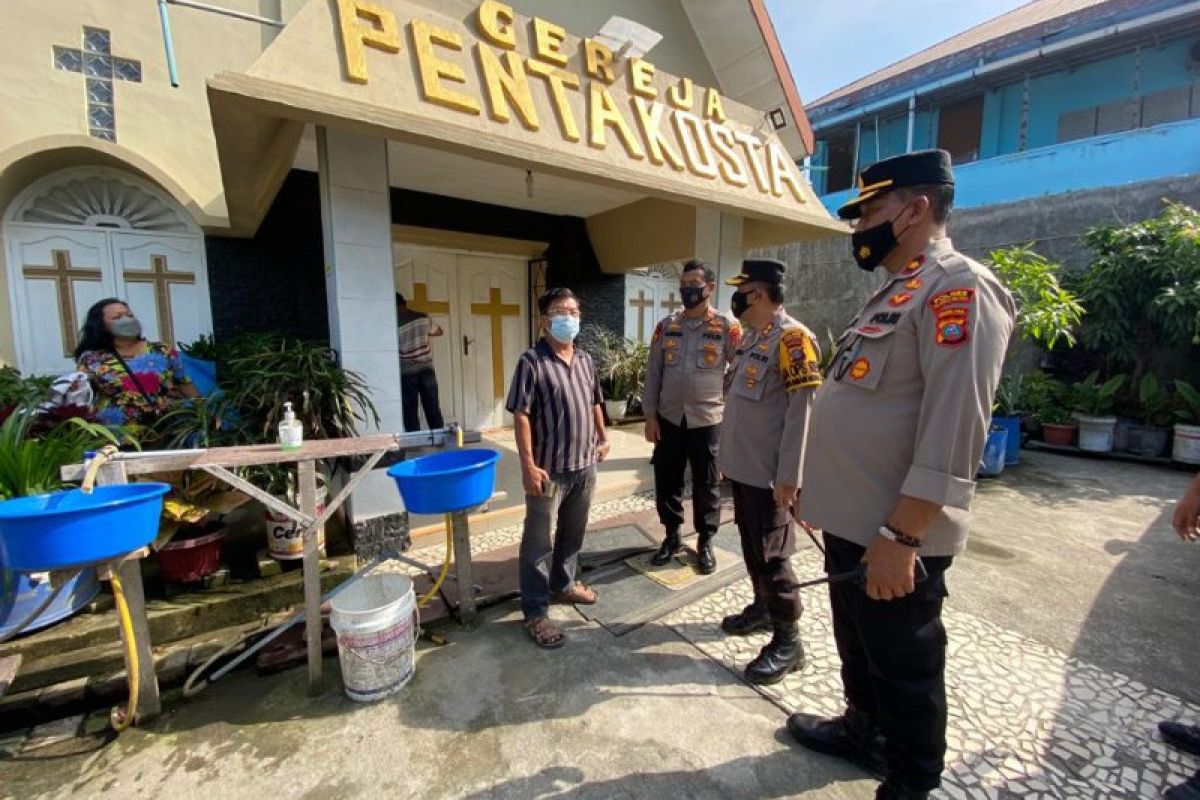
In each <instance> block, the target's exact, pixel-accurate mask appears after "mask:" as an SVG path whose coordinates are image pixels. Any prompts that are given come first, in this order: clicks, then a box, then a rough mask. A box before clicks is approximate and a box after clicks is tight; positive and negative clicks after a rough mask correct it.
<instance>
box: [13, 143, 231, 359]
mask: <svg viewBox="0 0 1200 800" xmlns="http://www.w3.org/2000/svg"><path fill="white" fill-rule="evenodd" d="M3 240H4V248H5V253H6V259H5V260H6V264H7V271H8V275H7V278H8V286H9V289H10V291H9V296H10V299H11V303H12V318H13V332H14V336H15V339H16V342H15V344H16V348H15V349H16V354H17V367H18V368H19V369H20V370H21V371H22V372H25V373H30V374H58V373H63V372H67V371H70V370H71V369H72V368H73V365H74V357H73V355H72V351H73V350H74V349H75V344H76V342H77V336H78V331H79V329H80V327H81V325H82V323H83V319H84V316H85V315H86V314H87V309H88V307H89V306H90V305H91V304H92V303H94V302H96V301H97V300H99V299H101V298H104V297H120V298H122V299H124V300H127V301H128V302H129V304H130V306H131V307H132V308H133V309H134V312H135V313H136V314H137V315H138V317H139V318H140V319H141V320H142V326H143V329H144V331H145V335H146V337H147V338H148V339H152V340H159V341H166V342H190V341H193V340H194V339H196V337H198V336H200V335H203V334H210V333H212V310H211V307H210V305H209V294H208V274H207V269H206V268H205V260H204V237H203V235H202V234H201V232H200V229H199V227H198V226H197V225H196V224H195V222H194V221H193V220H192V219H191V217H189V216H188V215H187V213H186V212H185V211H184V210H183V209H182V208H181V207H180V206H179V205H178V203H176V202H175V201H174V200H173V199H172V198H171V197H170V196H169V195H167V194H166V193H165V192H163V191H161V190H159V189H158V188H157V187H155V186H154V185H153V184H151V183H149V182H147V181H145V180H142V179H140V178H137V177H135V176H133V175H130V174H128V173H125V172H122V171H120V170H116V169H111V168H108V167H79V168H73V169H66V170H62V171H60V172H56V173H54V174H52V175H48V176H46V177H44V178H42V179H41V180H38V181H36V182H34V183H33V184H31V185H30V186H29V187H28V188H26V189H25V190H24V191H23V192H21V193H20V194H19V195H18V196H17V197H16V199H14V200H13V202H12V204H11V205H10V206H9V209H8V212H7V213H6V214H5V216H4V226H3Z"/></svg>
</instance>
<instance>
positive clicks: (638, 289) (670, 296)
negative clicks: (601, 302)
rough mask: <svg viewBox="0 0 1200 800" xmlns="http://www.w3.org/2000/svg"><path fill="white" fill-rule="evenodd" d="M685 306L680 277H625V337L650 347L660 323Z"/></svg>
mask: <svg viewBox="0 0 1200 800" xmlns="http://www.w3.org/2000/svg"><path fill="white" fill-rule="evenodd" d="M681 307H682V303H681V302H680V299H679V278H676V277H671V278H667V277H662V276H659V275H626V276H625V338H627V339H633V340H634V341H635V342H643V343H645V344H649V343H650V337H651V335H653V333H654V326H655V325H656V324H658V321H659V320H660V319H662V318H663V317H665V316H667V315H668V314H670V313H672V312H674V311H676V310H678V309H679V308H681Z"/></svg>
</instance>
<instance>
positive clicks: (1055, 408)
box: [1037, 405, 1075, 425]
mask: <svg viewBox="0 0 1200 800" xmlns="http://www.w3.org/2000/svg"><path fill="white" fill-rule="evenodd" d="M1072 414H1073V412H1072V411H1071V409H1069V408H1067V407H1066V406H1061V405H1047V406H1046V407H1045V408H1042V409H1041V410H1039V411H1038V413H1037V418H1038V420H1040V421H1041V423H1042V424H1043V425H1072V424H1074V422H1075V418H1074V416H1072Z"/></svg>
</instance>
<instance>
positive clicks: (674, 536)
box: [650, 528, 683, 567]
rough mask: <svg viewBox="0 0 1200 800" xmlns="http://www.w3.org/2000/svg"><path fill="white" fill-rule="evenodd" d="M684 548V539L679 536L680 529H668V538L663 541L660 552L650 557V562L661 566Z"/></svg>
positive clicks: (659, 548)
mask: <svg viewBox="0 0 1200 800" xmlns="http://www.w3.org/2000/svg"><path fill="white" fill-rule="evenodd" d="M682 549H683V540H682V539H681V538H680V537H679V529H678V528H676V529H675V530H670V531H667V538H665V539H663V543H662V544H661V545H659V547H658V552H656V553H655V554H654V556H653V557H652V558H651V559H650V563H651V564H653V565H654V566H656V567H661V566H663V565H664V564H666V563H668V562H669V561H670V560H671V559H672V558H674V557H675V554H676V553H678V552H679V551H680V550H682Z"/></svg>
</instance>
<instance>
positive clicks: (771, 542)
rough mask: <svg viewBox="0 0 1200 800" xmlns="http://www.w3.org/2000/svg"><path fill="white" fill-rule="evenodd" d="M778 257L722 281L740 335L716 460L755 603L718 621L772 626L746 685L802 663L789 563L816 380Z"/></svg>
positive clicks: (735, 627)
mask: <svg viewBox="0 0 1200 800" xmlns="http://www.w3.org/2000/svg"><path fill="white" fill-rule="evenodd" d="M785 271H786V268H785V267H784V265H783V264H782V263H781V262H779V261H772V260H766V259H752V260H746V261H743V262H742V272H741V274H740V275H737V276H735V277H733V278H731V279H730V280H729V281H728V283H729V284H730V285H732V286H736V287H737V292H735V293H734V295H733V313H734V316H736V317H737V318H738V321H739V322H741V324H742V340H741V342H740V344H739V345H738V348H737V354H736V359H735V361H734V365H733V368H732V369H731V370H730V372H729V380H728V383H727V387H726V390H725V422H724V424H722V426H721V440H720V449H719V450H718V453H717V466H718V468H719V469H720V471H721V472H722V473H723V474H724V475H725V477H727V478H729V480H730V482H731V483H732V486H733V508H734V519H735V520H736V522H737V526H738V532H739V533H740V534H741V540H742V555H743V557H744V559H745V562H746V571H747V572H749V573H750V582H751V584H752V585H753V587H754V602H753V603H751V604H750V605H749V606H747V607H746V608H745V609H744V610H743V611H741V612H740V613H738V614H733V615H731V616H728V617H726V618H725V619H723V620H722V621H721V628H722V629H723V630H724V631H725V632H726V633H729V634H732V635H735V636H745V635H748V634H751V633H754V632H755V631H758V630H763V629H766V628H770V629H771V630H772V631H773V634H774V635H773V636H772V638H771V641H770V642H768V643H767V645H766V646H765V647H763V649H762V650H761V651H760V652H759V654H758V656H757V657H756V658H755V659H754V660H753V661H751V662H750V664H749V665H747V667H746V672H745V675H746V680H748V681H750V682H751V683H758V684H770V683H777V682H779V681H781V680H783V678H784V677H785V676H786V675H787V674H788V673H789V672H791V671H793V670H796V669H799V668H800V667H801V666H803V663H804V648H803V646H802V645H801V644H800V631H799V626H798V625H797V621H798V620H799V619H800V610H801V607H800V596H799V593H798V591H797V589H796V575H795V573H794V572H792V566H791V563H790V561H789V559H790V558H791V556H792V554H793V553H795V552H796V537H795V528H794V526H793V524H792V519H791V513H790V512H791V508H792V505H793V503H794V502H795V500H796V497H797V494H798V492H799V491H800V465H801V462H802V459H803V455H804V443H805V434H806V431H807V428H808V416H809V409H810V408H811V407H812V402H813V394H814V393H815V391H816V388H817V387H818V386H820V384H821V374H820V371H819V366H818V364H819V361H820V356H819V354H818V350H817V344H816V341H815V339H814V338H813V335H812V332H811V331H809V329H808V328H806V327H804V326H803V325H801V324H800V323H799V322H797V321H796V320H794V319H792V318H791V317H790V316H788V314H787V312H786V311H784V309H783V276H784V273H785Z"/></svg>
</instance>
